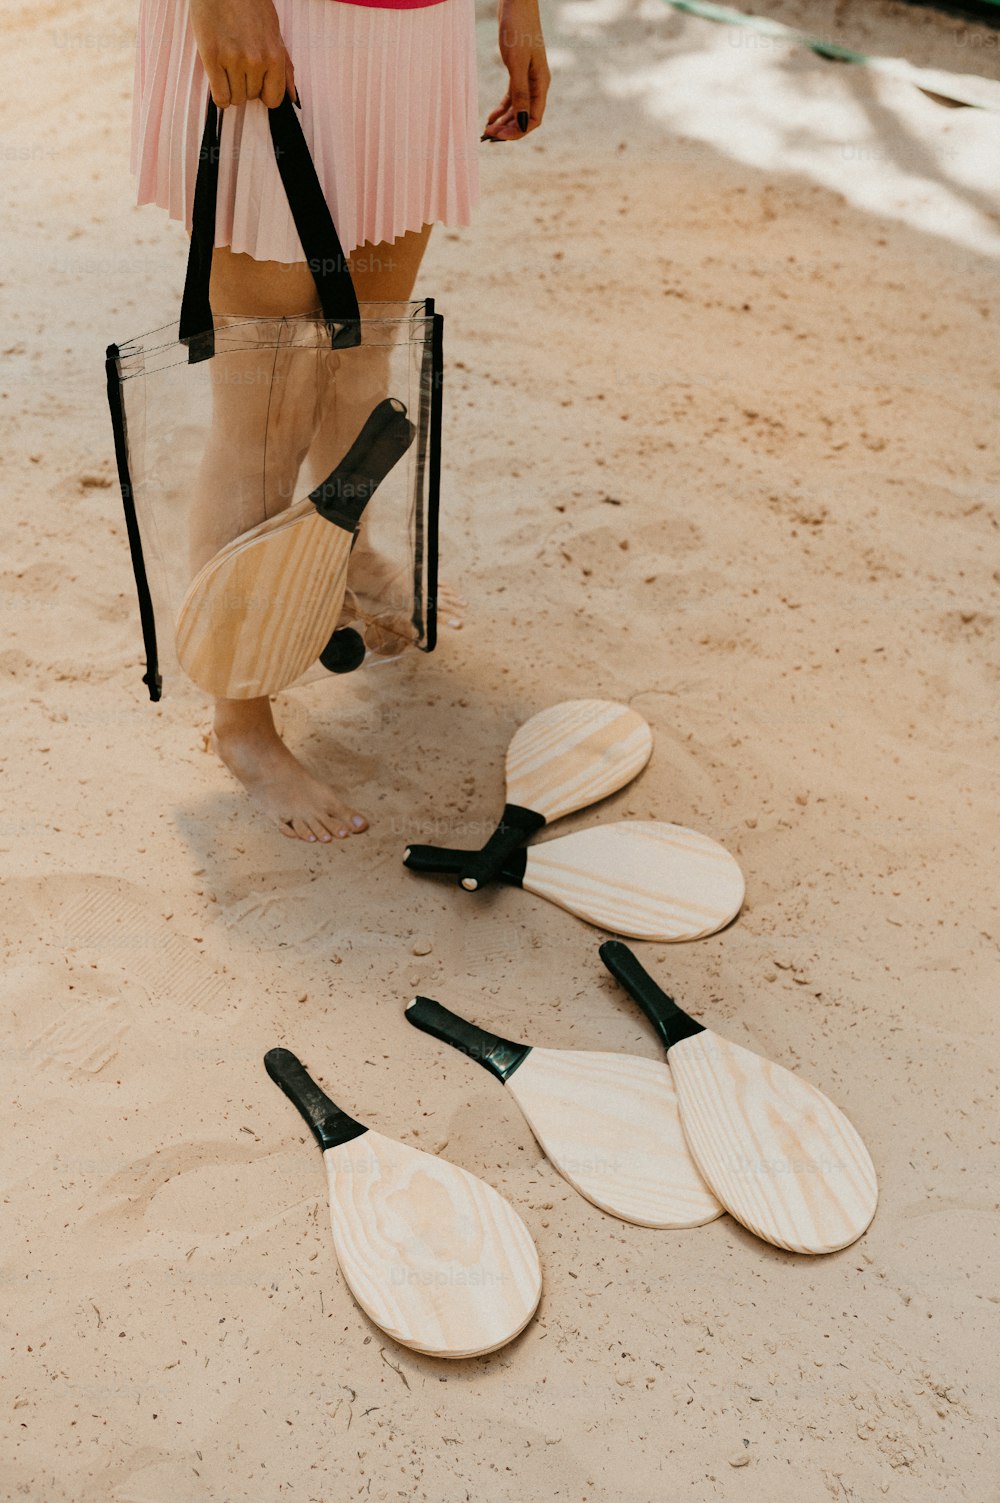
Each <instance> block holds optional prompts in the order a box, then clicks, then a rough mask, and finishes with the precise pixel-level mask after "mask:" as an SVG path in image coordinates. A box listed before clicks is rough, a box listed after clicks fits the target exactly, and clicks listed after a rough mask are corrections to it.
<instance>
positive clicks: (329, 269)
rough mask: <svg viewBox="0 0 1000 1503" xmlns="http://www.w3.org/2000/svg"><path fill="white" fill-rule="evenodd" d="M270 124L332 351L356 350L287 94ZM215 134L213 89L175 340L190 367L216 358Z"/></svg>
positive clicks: (336, 249)
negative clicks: (212, 298) (212, 299)
mask: <svg viewBox="0 0 1000 1503" xmlns="http://www.w3.org/2000/svg"><path fill="white" fill-rule="evenodd" d="M267 118H268V124H269V126H270V128H271V145H272V146H273V148H274V156H275V160H276V162H277V164H278V171H279V173H280V174H281V181H282V184H283V186H284V189H285V195H286V197H287V199H288V207H289V208H290V209H291V211H292V218H293V220H294V221H295V228H296V230H297V231H298V235H299V240H300V241H301V242H302V249H303V250H304V251H305V254H306V261H307V262H308V265H309V270H310V271H311V272H312V274H313V281H314V282H315V283H316V291H317V292H318V294H319V301H320V306H321V308H322V309H323V317H324V319H325V320H326V322H327V324H328V325H329V326H330V346H331V348H332V349H335V350H340V349H349V348H351V347H352V346H354V345H358V344H360V343H361V312H360V309H359V308H358V298H357V293H356V292H355V290H354V283H353V282H352V281H351V271H350V267H349V265H348V261H347V257H346V256H345V255H344V251H343V247H342V246H341V243H340V237H339V236H338V234H337V230H336V226H335V225H334V223H333V219H332V218H331V216H330V210H329V207H328V206H327V202H326V199H325V198H324V196H323V189H322V188H321V187H320V182H319V178H318V177H317V176H316V168H315V167H314V166H313V160H312V157H311V156H310V155H309V147H308V146H307V145H306V138H305V136H304V135H303V134H302V127H301V125H300V124H299V122H298V118H297V117H296V114H295V107H294V105H293V103H292V98H291V95H290V94H288V93H287V92H286V94H285V97H284V99H283V100H282V101H281V103H280V104H279V105H278V107H277V109H273V110H272V109H269V110H268V112H267ZM220 135H221V121H220V119H219V111H218V110H217V109H216V105H215V101H214V99H213V98H212V94H211V90H210V91H209V95H208V108H207V110H206V112H205V130H204V133H203V135H202V140H201V151H200V154H199V158H198V175H197V177H196V179H195V185H194V207H193V210H192V223H191V246H190V249H189V251H188V263H187V272H186V274H185V277H184V296H183V298H182V300H181V318H180V328H179V330H178V334H177V337H178V339H179V341H180V342H181V344H186V345H187V347H188V363H189V364H190V365H194V364H195V363H196V362H197V361H199V360H210V359H211V357H212V356H213V355H214V354H215V326H214V321H213V318H212V308H211V305H210V303H209V298H208V288H209V280H210V278H211V274H212V251H213V248H214V246H215V209H216V202H217V200H218V190H219V139H220Z"/></svg>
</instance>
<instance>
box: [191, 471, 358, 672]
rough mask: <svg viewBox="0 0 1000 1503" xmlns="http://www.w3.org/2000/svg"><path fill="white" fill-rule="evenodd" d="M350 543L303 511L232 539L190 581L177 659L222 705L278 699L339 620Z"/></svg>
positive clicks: (308, 509) (309, 507)
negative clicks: (268, 697) (270, 697)
mask: <svg viewBox="0 0 1000 1503" xmlns="http://www.w3.org/2000/svg"><path fill="white" fill-rule="evenodd" d="M352 541H353V534H351V533H350V532H347V531H345V530H344V529H343V528H341V527H337V526H335V525H334V524H333V523H331V522H328V521H326V520H325V519H324V518H323V517H321V516H320V514H319V512H318V511H317V510H316V508H315V506H313V504H312V502H311V501H308V500H307V501H300V502H299V503H297V504H296V505H295V506H290V507H288V509H287V510H286V511H284V512H282V513H281V515H280V516H278V517H274V518H271V519H270V520H269V521H267V522H263V523H261V524H260V526H258V527H255V528H253V529H252V531H250V532H247V533H244V535H243V536H242V537H239V538H236V539H235V540H234V541H233V542H232V543H229V544H228V545H227V546H226V547H225V548H223V549H221V550H220V552H219V553H217V554H216V555H215V557H214V558H212V559H210V560H209V561H208V563H207V564H206V565H205V566H204V568H203V569H202V570H201V571H200V573H199V574H198V575H197V576H196V577H195V579H194V580H193V582H192V584H191V586H190V588H189V589H188V592H187V594H186V596H185V597H184V600H183V602H182V604H181V608H180V611H179V613H178V617H177V657H178V660H179V662H180V664H181V667H182V668H183V669H184V671H185V672H186V673H187V675H188V677H189V678H191V679H192V680H193V681H194V682H195V683H196V684H197V685H198V687H199V688H201V689H204V690H206V691H207V692H208V693H209V694H213V695H215V696H216V697H218V698H222V699H258V698H261V697H263V696H264V695H265V694H275V693H277V692H278V690H279V689H284V688H287V686H288V685H289V684H292V683H294V682H295V680H296V679H297V678H299V677H300V676H301V675H302V674H303V673H305V671H306V669H307V668H310V667H311V666H312V664H313V663H315V662H316V659H317V658H318V657H319V655H320V653H321V652H322V651H323V649H324V647H325V646H326V644H327V642H328V641H329V640H330V637H331V635H332V633H333V632H334V630H335V629H336V626H337V623H338V621H339V619H340V613H341V610H342V607H343V603H344V590H345V586H346V583H347V566H348V562H349V559H350V553H351V543H352Z"/></svg>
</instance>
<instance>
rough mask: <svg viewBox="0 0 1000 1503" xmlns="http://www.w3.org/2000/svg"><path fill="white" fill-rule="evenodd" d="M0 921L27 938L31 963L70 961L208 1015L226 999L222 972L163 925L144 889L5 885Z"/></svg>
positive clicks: (82, 881)
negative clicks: (42, 959) (119, 977)
mask: <svg viewBox="0 0 1000 1503" xmlns="http://www.w3.org/2000/svg"><path fill="white" fill-rule="evenodd" d="M0 918H2V919H4V920H6V922H5V923H4V928H5V931H6V933H8V934H23V935H24V936H25V939H24V948H25V949H29V948H30V952H31V954H32V955H33V956H35V957H38V956H39V954H41V955H43V956H45V955H46V954H47V955H51V956H54V957H58V956H61V957H68V958H69V959H70V960H72V961H73V963H74V964H76V965H78V966H79V967H80V969H81V970H84V969H86V968H87V967H88V966H89V967H90V968H91V969H93V968H95V967H96V968H97V969H98V970H100V971H102V972H104V973H106V974H107V975H108V976H109V977H114V976H115V975H116V974H117V973H118V972H121V973H123V974H124V976H125V977H126V978H127V979H128V981H129V982H131V983H133V984H135V985H137V986H139V987H142V988H144V989H145V991H146V992H147V993H148V995H149V996H150V997H152V998H160V997H163V998H170V999H172V1000H173V1001H175V1002H178V1003H180V1004H182V1005H183V1006H184V1007H186V1008H194V1009H196V1010H198V1011H201V1012H212V1011H214V1010H216V1009H217V1008H218V1007H219V1006H220V1005H221V1004H222V1002H223V1001H224V999H225V997H226V983H225V981H224V979H223V976H222V974H221V971H220V969H218V968H217V967H214V966H213V964H212V962H211V960H209V959H208V958H207V957H206V956H205V954H204V953H203V951H202V947H201V944H200V942H199V941H197V940H195V939H194V938H192V937H190V936H187V935H185V934H183V933H182V932H180V931H179V930H178V929H176V928H175V927H174V925H173V922H172V921H168V920H166V919H164V918H163V916H162V914H161V913H160V912H159V911H158V909H157V907H154V905H153V904H152V903H151V902H150V901H149V899H148V898H147V896H146V894H145V893H144V892H143V890H142V889H141V888H138V887H135V886H134V885H133V884H132V883H129V882H124V881H120V880H119V879H118V878H116V877H108V876H100V875H96V874H92V873H86V872H82V873H74V874H68V875H60V876H52V877H45V878H25V879H24V880H23V881H20V882H18V881H13V882H7V883H6V884H5V885H4V890H3V893H2V895H0ZM16 958H17V956H16V951H15V960H16Z"/></svg>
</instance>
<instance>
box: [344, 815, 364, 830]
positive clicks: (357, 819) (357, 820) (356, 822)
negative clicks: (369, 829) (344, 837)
mask: <svg viewBox="0 0 1000 1503" xmlns="http://www.w3.org/2000/svg"><path fill="white" fill-rule="evenodd" d="M351 824H352V825H353V826H354V828H355V829H356V830H360V829H361V826H362V825H363V824H364V820H363V819H362V817H361V815H360V814H352V815H351ZM345 833H346V831H345Z"/></svg>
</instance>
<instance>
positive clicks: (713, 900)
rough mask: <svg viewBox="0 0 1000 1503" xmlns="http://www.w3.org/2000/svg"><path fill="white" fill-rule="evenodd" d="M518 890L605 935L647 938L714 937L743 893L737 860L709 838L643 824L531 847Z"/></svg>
mask: <svg viewBox="0 0 1000 1503" xmlns="http://www.w3.org/2000/svg"><path fill="white" fill-rule="evenodd" d="M521 885H522V887H524V888H525V889H526V890H527V891H528V892H533V893H537V894H538V895H539V896H540V897H544V898H548V899H549V901H550V902H552V903H557V904H558V905H559V906H560V907H561V908H565V909H567V910H568V911H569V912H570V913H574V914H576V916H577V917H578V918H582V919H586V920H587V921H588V922H589V923H591V924H597V925H598V926H599V927H600V928H602V929H610V930H611V931H612V932H613V933H615V934H625V935H629V936H630V937H632V938H636V939H650V940H686V939H700V938H701V937H702V936H704V935H706V934H714V933H715V931H716V930H717V929H721V928H722V927H723V925H724V924H728V923H729V922H730V920H731V919H733V918H735V916H736V914H737V913H738V912H739V911H740V907H741V905H742V903H743V898H744V894H745V891H746V886H745V883H744V880H743V873H742V872H741V871H740V869H739V866H738V865H737V864H736V862H735V861H734V859H733V857H732V856H731V855H730V854H729V852H728V851H727V850H725V849H724V848H723V847H722V846H721V845H718V844H717V843H716V842H715V841H714V840H710V839H709V837H708V836H707V835H700V834H698V832H697V831H696V830H689V829H686V828H685V827H684V826H683V825H671V824H665V823H661V822H659V821H657V820H640V819H635V820H620V821H618V822H617V823H615V824H609V825H595V826H594V827H592V828H591V829H587V830H578V831H576V832H575V833H574V834H572V835H563V836H560V837H559V838H558V839H556V840H547V841H545V842H544V843H542V844H541V845H533V846H531V847H530V848H529V850H528V854H527V864H526V866H525V872H524V877H523V878H522V882H521Z"/></svg>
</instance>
